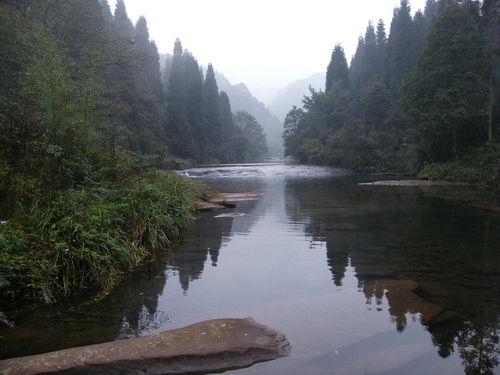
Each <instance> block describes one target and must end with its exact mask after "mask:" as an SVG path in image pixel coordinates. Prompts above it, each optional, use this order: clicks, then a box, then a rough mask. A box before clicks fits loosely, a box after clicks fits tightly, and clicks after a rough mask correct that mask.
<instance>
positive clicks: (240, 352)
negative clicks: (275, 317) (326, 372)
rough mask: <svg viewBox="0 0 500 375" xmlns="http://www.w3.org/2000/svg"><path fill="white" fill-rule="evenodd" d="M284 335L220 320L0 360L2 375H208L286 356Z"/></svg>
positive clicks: (248, 322)
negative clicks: (207, 374)
mask: <svg viewBox="0 0 500 375" xmlns="http://www.w3.org/2000/svg"><path fill="white" fill-rule="evenodd" d="M289 348H290V345H289V343H288V341H287V339H286V338H285V336H284V335H283V334H281V333H279V332H277V331H275V330H273V329H271V328H269V327H266V326H263V325H260V324H257V323H256V322H255V321H254V320H253V319H221V320H210V321H206V322H201V323H197V324H194V325H191V326H188V327H185V328H180V329H176V330H172V331H166V332H162V333H156V334H152V335H149V336H143V337H136V338H132V339H128V340H121V341H114V342H108V343H104V344H98V345H91V346H84V347H80V348H73V349H66V350H61V351H57V352H52V353H47V354H40V355H34V356H29V357H22V358H14V359H8V360H5V361H0V374H9V375H14V374H18V375H35V374H49V373H50V374H93V375H97V374H108V375H113V374H120V375H125V374H127V375H128V374H158V375H160V374H162V375H168V374H206V373H212V372H222V371H225V370H234V369H239V368H244V367H248V366H251V365H253V364H255V363H258V362H264V361H270V360H273V359H277V358H280V357H284V356H287V355H288V353H289Z"/></svg>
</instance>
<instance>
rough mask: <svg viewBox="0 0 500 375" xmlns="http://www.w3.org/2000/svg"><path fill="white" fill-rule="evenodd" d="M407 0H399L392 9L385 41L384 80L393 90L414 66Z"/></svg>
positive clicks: (411, 29) (396, 88)
mask: <svg viewBox="0 0 500 375" xmlns="http://www.w3.org/2000/svg"><path fill="white" fill-rule="evenodd" d="M410 11H411V10H410V4H409V2H408V0H401V5H400V7H399V8H397V9H395V10H394V16H393V18H392V23H391V32H390V35H389V40H388V42H387V61H386V67H387V69H386V82H387V85H388V86H389V87H390V88H391V89H392V90H393V91H394V90H395V91H398V90H399V86H400V84H401V81H402V79H403V78H404V77H405V76H406V75H407V74H408V73H409V72H410V71H411V69H412V68H413V67H414V66H415V53H414V50H413V48H414V46H413V41H414V39H413V35H412V34H413V23H412V17H411V14H410Z"/></svg>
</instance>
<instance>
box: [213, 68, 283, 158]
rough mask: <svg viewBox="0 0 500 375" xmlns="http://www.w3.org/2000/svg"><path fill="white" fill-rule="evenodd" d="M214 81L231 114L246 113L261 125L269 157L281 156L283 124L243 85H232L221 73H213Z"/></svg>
mask: <svg viewBox="0 0 500 375" xmlns="http://www.w3.org/2000/svg"><path fill="white" fill-rule="evenodd" d="M215 79H216V80H217V84H218V85H219V89H220V90H221V91H225V92H226V93H227V95H228V96H229V100H230V102H231V108H232V110H233V112H236V111H246V112H248V113H250V114H251V115H252V116H253V117H255V119H256V120H257V121H258V122H259V124H261V125H262V127H263V128H264V132H265V133H266V137H267V145H268V148H269V154H270V156H282V155H283V144H282V138H281V136H282V133H283V124H282V123H281V121H280V120H279V119H278V118H277V117H276V116H274V115H273V114H272V113H271V111H270V110H269V109H268V108H267V107H266V106H265V105H264V104H263V103H261V102H259V101H258V100H257V99H256V98H255V97H254V96H253V94H252V93H251V92H250V90H249V89H248V87H247V86H246V85H245V84H244V83H239V84H236V85H233V84H232V83H231V82H230V81H229V80H228V79H227V78H226V77H225V76H224V75H223V74H222V73H219V72H215Z"/></svg>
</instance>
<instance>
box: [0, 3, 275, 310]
mask: <svg viewBox="0 0 500 375" xmlns="http://www.w3.org/2000/svg"><path fill="white" fill-rule="evenodd" d="M0 45H1V46H2V48H0V77H1V79H2V84H1V85H0V249H1V251H0V299H1V300H2V302H8V301H4V299H5V300H9V301H20V300H23V299H25V298H26V299H29V300H37V301H43V302H54V301H58V300H61V299H65V298H70V297H73V296H77V295H81V294H88V295H92V294H94V293H97V292H103V291H106V290H109V289H110V288H111V287H112V286H113V285H114V284H115V283H116V281H117V280H118V279H119V278H120V275H121V274H123V272H126V271H127V270H129V269H130V268H131V267H133V266H135V265H137V264H139V263H141V262H142V261H143V260H144V259H147V258H148V257H149V256H150V255H151V253H152V252H153V251H155V250H157V249H166V248H168V247H170V246H171V245H172V243H173V242H174V241H176V240H177V239H178V238H180V236H181V233H182V231H183V230H184V229H186V228H187V227H188V225H189V223H190V222H191V221H192V212H193V208H194V204H195V202H196V199H197V198H198V197H199V196H200V195H203V194H205V190H204V188H203V187H201V186H199V185H197V184H194V183H193V182H190V181H187V180H185V179H183V178H181V177H179V176H177V175H176V174H175V173H172V172H165V171H161V170H165V169H170V167H171V166H172V165H173V163H177V161H178V160H190V161H193V162H201V161H203V162H244V161H251V160H257V159H261V158H262V157H264V156H265V155H266V152H267V148H266V139H265V136H264V135H263V130H262V127H261V126H260V125H259V124H258V123H257V121H256V120H255V119H254V118H253V117H252V116H250V115H249V114H247V113H239V112H238V113H236V114H233V113H232V111H231V104H230V102H229V99H228V97H227V95H226V94H225V93H224V92H219V89H218V86H217V82H216V80H215V76H214V70H213V67H212V66H211V65H209V66H208V68H207V69H206V74H203V72H202V70H201V69H200V66H199V65H198V63H197V61H196V59H195V58H194V56H193V55H192V54H191V53H190V52H188V51H186V50H184V49H183V47H182V45H181V42H180V41H179V40H177V41H176V43H175V46H174V51H173V52H174V53H173V55H172V58H171V59H170V60H169V61H167V63H166V64H165V66H163V67H162V66H160V62H159V54H158V50H157V47H156V45H155V43H154V42H153V41H152V40H151V39H150V36H149V31H148V26H147V22H146V19H145V18H143V17H141V18H139V19H138V20H137V22H136V23H135V24H134V23H133V22H132V21H131V20H130V18H129V17H128V15H127V10H126V8H125V3H124V2H123V1H122V0H119V1H118V2H117V4H116V9H115V10H114V12H112V11H111V9H110V7H109V4H108V3H107V1H106V0H64V1H63V0H36V1H32V0H6V1H2V2H0ZM1 304H2V305H3V303H1Z"/></svg>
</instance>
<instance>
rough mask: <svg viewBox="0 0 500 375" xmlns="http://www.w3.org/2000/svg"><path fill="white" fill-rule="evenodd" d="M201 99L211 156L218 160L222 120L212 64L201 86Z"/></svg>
mask: <svg viewBox="0 0 500 375" xmlns="http://www.w3.org/2000/svg"><path fill="white" fill-rule="evenodd" d="M203 97H204V101H205V114H206V123H207V135H208V139H209V141H210V145H211V147H212V150H211V152H212V156H213V157H214V158H219V157H220V156H221V155H220V152H219V150H218V145H219V144H220V143H221V142H222V141H223V137H222V123H221V122H222V120H221V111H220V100H219V88H218V86H217V81H216V80H215V73H214V68H213V66H212V64H208V68H207V72H206V73H205V83H204V85H203Z"/></svg>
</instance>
